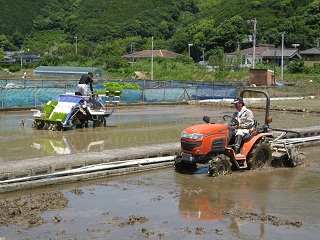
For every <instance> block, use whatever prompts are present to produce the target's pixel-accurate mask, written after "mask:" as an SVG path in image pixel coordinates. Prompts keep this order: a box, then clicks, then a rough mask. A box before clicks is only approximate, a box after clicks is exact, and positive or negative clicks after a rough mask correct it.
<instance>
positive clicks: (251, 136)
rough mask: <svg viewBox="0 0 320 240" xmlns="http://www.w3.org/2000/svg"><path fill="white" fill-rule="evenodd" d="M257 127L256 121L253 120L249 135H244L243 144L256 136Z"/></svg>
mask: <svg viewBox="0 0 320 240" xmlns="http://www.w3.org/2000/svg"><path fill="white" fill-rule="evenodd" d="M257 126H258V122H257V120H254V123H253V127H252V128H251V129H250V131H249V134H248V135H246V136H245V137H244V138H243V139H242V142H243V143H245V142H249V141H250V140H251V138H253V137H254V136H255V135H257V133H258V130H257Z"/></svg>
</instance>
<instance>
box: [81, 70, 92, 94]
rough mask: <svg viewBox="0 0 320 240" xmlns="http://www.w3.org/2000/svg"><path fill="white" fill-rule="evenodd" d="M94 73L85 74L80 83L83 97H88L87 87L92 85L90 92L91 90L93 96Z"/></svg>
mask: <svg viewBox="0 0 320 240" xmlns="http://www.w3.org/2000/svg"><path fill="white" fill-rule="evenodd" d="M92 78H93V73H92V72H88V74H84V75H82V77H81V78H80V80H79V83H78V92H80V93H81V95H83V96H87V95H88V87H87V85H88V84H89V85H90V90H91V94H93V86H92V84H93V80H92Z"/></svg>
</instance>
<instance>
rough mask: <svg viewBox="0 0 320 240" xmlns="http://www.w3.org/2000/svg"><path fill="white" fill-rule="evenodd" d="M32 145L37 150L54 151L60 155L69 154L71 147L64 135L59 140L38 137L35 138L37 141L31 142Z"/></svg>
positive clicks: (50, 152)
mask: <svg viewBox="0 0 320 240" xmlns="http://www.w3.org/2000/svg"><path fill="white" fill-rule="evenodd" d="M32 147H33V148H35V149H37V150H44V151H46V152H47V153H49V154H52V153H56V154H58V155H60V154H70V153H71V152H72V148H71V146H70V144H69V143H68V141H67V139H66V138H65V137H63V138H62V139H61V141H58V140H55V139H48V138H40V139H37V142H34V143H33V145H32Z"/></svg>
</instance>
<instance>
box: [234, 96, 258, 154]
mask: <svg viewBox="0 0 320 240" xmlns="http://www.w3.org/2000/svg"><path fill="white" fill-rule="evenodd" d="M232 104H234V106H235V108H236V109H237V112H235V113H234V114H233V117H234V118H235V119H237V120H238V122H239V124H238V125H235V126H233V129H234V130H235V152H236V154H238V153H239V151H240V146H241V143H242V139H243V138H244V137H245V136H246V135H248V134H249V130H250V129H251V128H252V127H253V126H254V120H253V117H254V116H253V113H252V111H251V110H249V109H248V108H247V107H246V106H245V104H244V102H243V98H242V97H237V98H235V99H234V101H233V102H232Z"/></svg>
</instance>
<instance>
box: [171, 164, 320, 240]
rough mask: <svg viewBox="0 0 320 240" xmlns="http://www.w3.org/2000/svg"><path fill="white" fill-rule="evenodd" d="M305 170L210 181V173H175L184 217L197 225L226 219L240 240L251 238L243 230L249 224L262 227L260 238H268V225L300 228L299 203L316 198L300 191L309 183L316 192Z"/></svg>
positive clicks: (250, 173)
mask: <svg viewBox="0 0 320 240" xmlns="http://www.w3.org/2000/svg"><path fill="white" fill-rule="evenodd" d="M301 170H302V167H301V168H283V169H272V168H270V169H264V170H263V171H259V170H256V171H244V172H234V173H233V174H232V175H227V176H220V177H217V178H209V177H208V176H206V174H198V175H185V174H181V173H175V175H174V176H175V181H176V182H177V183H178V184H179V188H180V197H179V213H180V216H181V217H182V218H183V219H186V220H190V221H195V222H198V221H215V220H221V219H223V218H225V220H224V221H225V222H229V227H228V228H229V231H230V232H231V233H233V235H235V236H237V237H238V238H246V237H248V236H247V235H246V234H247V233H245V232H244V231H243V230H242V225H243V224H247V223H248V221H249V222H255V223H259V224H260V228H259V229H260V231H259V237H260V238H264V235H265V229H266V225H269V226H274V225H275V226H289V227H300V226H301V225H302V224H303V223H302V222H303V221H302V219H301V216H300V215H299V213H298V212H299V211H300V210H301V209H300V203H299V202H301V201H302V199H304V198H305V197H309V198H310V197H311V195H312V194H310V193H308V191H306V188H300V187H301V186H300V184H301V183H304V184H307V183H306V182H308V183H309V187H308V189H310V188H312V189H314V187H311V186H314V180H312V179H306V177H305V176H304V174H301V173H300V174H297V173H298V172H297V171H301ZM297 186H299V189H297ZM317 189H318V190H317V193H316V195H317V196H318V195H319V194H320V192H319V188H317ZM279 191H282V192H279ZM293 192H294V194H293ZM305 194H306V195H305ZM303 195H305V196H303ZM306 201H309V202H310V200H306ZM316 201H317V200H316ZM288 207H289V208H290V212H288V211H287V209H288ZM308 215H309V216H308V218H309V217H310V216H312V217H314V218H315V219H317V216H316V215H317V214H314V213H311V212H310V214H308ZM283 216H285V218H283ZM309 220H310V219H309ZM256 230H257V229H255V232H256Z"/></svg>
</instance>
